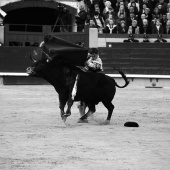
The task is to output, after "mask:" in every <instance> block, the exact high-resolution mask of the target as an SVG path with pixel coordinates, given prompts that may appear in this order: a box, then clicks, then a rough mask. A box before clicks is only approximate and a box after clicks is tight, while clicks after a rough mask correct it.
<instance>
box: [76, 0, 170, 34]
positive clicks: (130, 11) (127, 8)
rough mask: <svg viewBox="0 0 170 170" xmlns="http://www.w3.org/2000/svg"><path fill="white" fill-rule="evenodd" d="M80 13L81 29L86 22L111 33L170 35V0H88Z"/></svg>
mask: <svg viewBox="0 0 170 170" xmlns="http://www.w3.org/2000/svg"><path fill="white" fill-rule="evenodd" d="M84 2H85V4H86V6H87V10H85V7H84V6H82V5H81V6H80V12H79V13H78V15H77V16H76V23H77V28H78V29H77V31H78V32H81V31H83V29H84V25H86V24H89V25H90V27H93V28H98V32H99V33H109V34H117V33H120V34H159V35H161V34H170V2H169V0H107V1H106V0H84Z"/></svg>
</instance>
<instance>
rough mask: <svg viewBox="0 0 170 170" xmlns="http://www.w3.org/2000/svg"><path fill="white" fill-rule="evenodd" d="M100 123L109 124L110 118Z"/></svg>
mask: <svg viewBox="0 0 170 170" xmlns="http://www.w3.org/2000/svg"><path fill="white" fill-rule="evenodd" d="M102 125H110V120H105V121H104V122H103V123H102Z"/></svg>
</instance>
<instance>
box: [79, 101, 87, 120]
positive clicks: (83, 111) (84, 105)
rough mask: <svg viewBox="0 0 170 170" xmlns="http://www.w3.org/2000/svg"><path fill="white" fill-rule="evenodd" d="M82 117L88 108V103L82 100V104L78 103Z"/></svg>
mask: <svg viewBox="0 0 170 170" xmlns="http://www.w3.org/2000/svg"><path fill="white" fill-rule="evenodd" d="M78 109H79V113H80V117H82V116H84V115H85V110H86V104H85V103H84V102H83V101H80V104H79V105H78Z"/></svg>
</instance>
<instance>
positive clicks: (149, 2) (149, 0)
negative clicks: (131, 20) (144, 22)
mask: <svg viewBox="0 0 170 170" xmlns="http://www.w3.org/2000/svg"><path fill="white" fill-rule="evenodd" d="M154 1H155V0H154ZM139 4H140V5H139V6H140V10H141V7H143V5H145V6H146V8H149V9H150V12H151V13H152V12H153V4H152V0H143V1H139ZM155 5H156V3H155Z"/></svg>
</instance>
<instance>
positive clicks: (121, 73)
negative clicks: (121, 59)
mask: <svg viewBox="0 0 170 170" xmlns="http://www.w3.org/2000/svg"><path fill="white" fill-rule="evenodd" d="M115 70H116V71H118V72H119V74H120V75H121V76H122V78H123V79H124V80H125V85H124V86H119V85H118V84H117V83H116V81H115V80H114V79H113V81H114V83H115V85H116V87H118V88H125V87H126V86H127V85H128V84H129V81H128V79H127V77H126V75H125V74H124V73H123V71H122V70H121V69H115Z"/></svg>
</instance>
